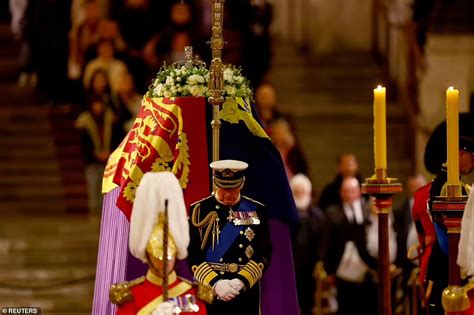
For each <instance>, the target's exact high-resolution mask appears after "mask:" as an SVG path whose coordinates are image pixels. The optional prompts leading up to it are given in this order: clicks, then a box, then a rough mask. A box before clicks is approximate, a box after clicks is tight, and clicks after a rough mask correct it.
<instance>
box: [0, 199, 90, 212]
mask: <svg viewBox="0 0 474 315" xmlns="http://www.w3.org/2000/svg"><path fill="white" fill-rule="evenodd" d="M68 202H71V203H72V202H74V200H68ZM76 203H77V204H78V205H82V204H83V201H82V200H77V201H76ZM0 209H1V210H2V212H4V213H15V214H24V215H27V214H37V213H44V214H53V213H64V212H65V211H66V206H65V205H64V204H63V203H62V202H60V201H59V200H50V199H46V200H45V199H42V200H24V199H19V198H16V199H13V198H6V199H0Z"/></svg>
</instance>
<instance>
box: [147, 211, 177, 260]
mask: <svg viewBox="0 0 474 315" xmlns="http://www.w3.org/2000/svg"><path fill="white" fill-rule="evenodd" d="M163 220H164V213H160V214H159V215H158V222H157V223H156V224H155V225H154V226H153V230H152V232H151V235H150V239H149V240H148V244H147V246H146V251H147V252H148V253H149V254H150V255H152V256H153V257H155V258H157V259H159V260H164V257H165V256H164V253H163V251H164V249H163V238H164V235H163V234H164V231H163V227H164V222H163ZM177 253H178V248H177V246H176V243H175V242H174V239H173V235H171V233H168V253H167V256H168V258H169V257H175V256H176V254H177Z"/></svg>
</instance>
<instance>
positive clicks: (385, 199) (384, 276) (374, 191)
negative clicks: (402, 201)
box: [362, 169, 402, 315]
mask: <svg viewBox="0 0 474 315" xmlns="http://www.w3.org/2000/svg"><path fill="white" fill-rule="evenodd" d="M401 191H402V184H400V183H398V182H397V180H396V179H395V178H389V177H388V176H387V169H376V170H375V176H374V177H372V178H367V179H366V181H365V183H364V184H362V192H363V193H364V194H368V195H371V196H373V197H375V206H376V207H377V217H378V223H379V224H378V229H379V230H378V237H379V256H378V265H379V266H378V267H379V270H378V277H379V299H378V303H379V306H378V309H379V311H378V314H379V315H391V314H392V303H391V294H390V288H391V283H390V255H389V242H388V215H389V213H390V211H391V210H392V196H393V195H394V194H396V193H399V192H401Z"/></svg>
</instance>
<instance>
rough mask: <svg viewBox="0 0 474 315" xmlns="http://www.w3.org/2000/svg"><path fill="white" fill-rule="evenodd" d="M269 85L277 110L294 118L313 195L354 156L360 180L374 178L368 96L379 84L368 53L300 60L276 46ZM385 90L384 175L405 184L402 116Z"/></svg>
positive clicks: (286, 47)
mask: <svg viewBox="0 0 474 315" xmlns="http://www.w3.org/2000/svg"><path fill="white" fill-rule="evenodd" d="M274 51H275V57H274V65H273V71H272V82H273V83H274V85H275V87H276V91H277V93H278V106H279V108H280V109H281V110H282V111H283V112H285V113H289V114H290V115H291V116H292V117H293V118H294V122H295V126H296V133H297V136H298V138H299V140H300V143H301V145H302V148H303V150H304V152H305V153H306V157H307V160H308V162H309V167H310V175H311V178H312V180H313V185H314V186H315V189H316V191H319V192H320V191H321V190H322V189H323V188H324V186H325V185H326V184H327V183H329V182H330V181H331V180H332V179H333V178H334V176H335V174H336V157H337V155H338V154H340V153H343V152H353V153H354V154H355V155H356V156H357V158H358V160H359V165H360V170H361V173H362V174H363V175H364V176H371V175H372V174H373V165H374V164H373V163H374V162H373V110H372V106H373V105H372V102H373V92H372V89H373V88H375V87H376V86H377V84H381V83H383V82H384V80H383V74H382V72H381V70H380V69H379V67H378V66H377V65H376V64H375V62H374V61H373V59H372V57H371V55H370V54H369V53H340V54H333V55H329V56H305V55H302V54H300V53H299V52H298V51H297V50H296V49H295V48H293V47H291V46H289V45H285V44H283V43H278V42H277V43H276V47H275V49H274ZM390 92H391V91H390V89H389V88H388V89H387V96H388V98H389V99H388V101H387V102H388V104H387V139H388V140H387V142H388V145H387V154H388V167H389V175H390V176H392V177H398V178H399V179H400V180H402V181H403V180H404V179H405V178H406V177H407V176H408V175H409V173H410V170H411V168H412V162H411V159H410V149H409V147H408V139H409V129H408V128H407V127H408V122H407V120H406V118H405V113H404V111H403V109H402V107H401V105H400V104H398V103H397V102H396V100H394V95H393V94H391V93H390Z"/></svg>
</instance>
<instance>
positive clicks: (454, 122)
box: [446, 86, 459, 185]
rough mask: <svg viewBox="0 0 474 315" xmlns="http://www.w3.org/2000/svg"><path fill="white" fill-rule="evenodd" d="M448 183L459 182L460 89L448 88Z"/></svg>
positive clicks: (455, 183)
mask: <svg viewBox="0 0 474 315" xmlns="http://www.w3.org/2000/svg"><path fill="white" fill-rule="evenodd" d="M446 128H447V156H448V161H447V164H448V185H457V184H459V91H458V90H455V89H454V88H453V87H452V86H450V87H449V88H448V89H447V90H446Z"/></svg>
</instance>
